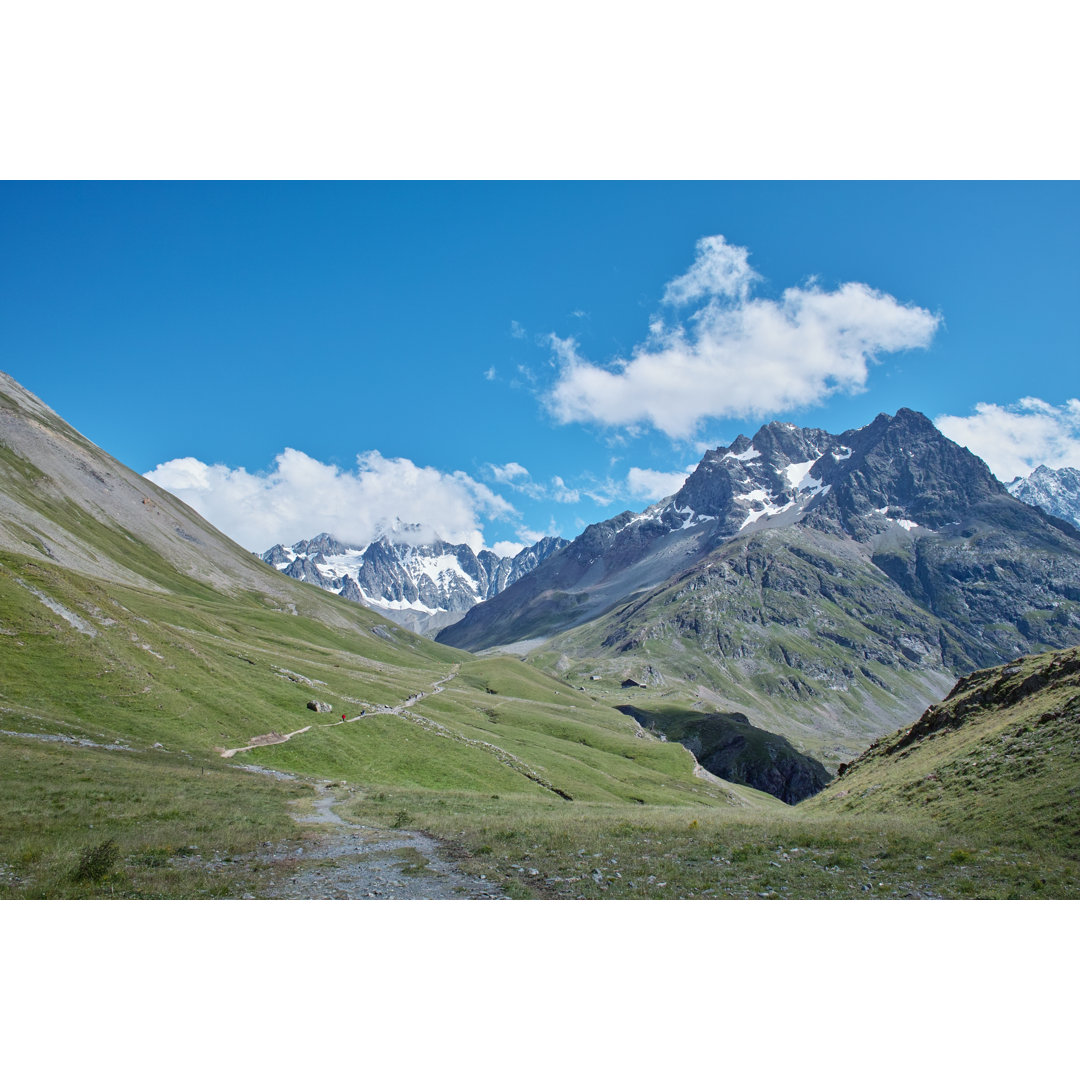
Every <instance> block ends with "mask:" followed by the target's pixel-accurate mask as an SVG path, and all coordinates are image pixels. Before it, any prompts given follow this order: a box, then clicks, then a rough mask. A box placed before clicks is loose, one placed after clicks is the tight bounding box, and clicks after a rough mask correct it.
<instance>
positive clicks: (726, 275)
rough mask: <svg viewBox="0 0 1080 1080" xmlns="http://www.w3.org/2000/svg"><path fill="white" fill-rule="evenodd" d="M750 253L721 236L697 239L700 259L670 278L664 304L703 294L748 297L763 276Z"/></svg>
mask: <svg viewBox="0 0 1080 1080" xmlns="http://www.w3.org/2000/svg"><path fill="white" fill-rule="evenodd" d="M749 256H750V252H749V251H748V250H747V249H746V248H744V247H737V246H736V245H735V244H729V243H728V242H727V241H726V240H725V239H724V238H723V237H722V236H705V237H702V239H700V240H699V241H698V242H697V258H696V259H695V260H694V264H693V266H691V267H690V269H689V270H687V272H686V273H685V274H683V275H682V276H681V277H677V278H675V280H674V281H669V282H668V285H667V288H666V289H665V290H664V303H665V304H688V303H690V302H691V301H693V300H700V299H701V298H702V297H703V296H730V297H739V298H740V299H745V298H746V296H747V294H748V293H749V291H750V286H751V285H753V284H754V282H755V281H760V280H761V276H760V275H759V274H758V273H756V272H755V271H754V270H751V269H750V262H749Z"/></svg>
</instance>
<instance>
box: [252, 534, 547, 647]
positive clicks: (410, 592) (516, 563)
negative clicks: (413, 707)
mask: <svg viewBox="0 0 1080 1080" xmlns="http://www.w3.org/2000/svg"><path fill="white" fill-rule="evenodd" d="M417 531H419V530H418V529H417V530H414V534H415V532H417ZM403 533H405V535H408V532H407V531H406V530H403V529H396V530H394V532H393V533H391V534H390V535H389V536H386V535H383V536H380V537H378V538H377V539H376V540H374V541H372V542H371V543H370V544H367V545H363V546H355V545H353V546H350V545H347V544H344V543H342V542H341V541H339V540H337V539H336V538H335V537H333V536H330V535H329V534H328V533H320V534H319V535H318V536H316V537H313V538H312V539H311V540H298V541H297V542H296V543H294V544H291V545H285V544H275V545H274V546H273V547H272V548H270V549H269V550H268V551H266V552H264V553H263V555H262V556H261V557H262V560H263V561H264V562H266V563H269V564H270V565H272V566H274V567H276V568H277V569H278V570H281V571H282V572H283V573H285V574H288V575H289V576H290V577H293V578H296V579H297V580H299V581H306V582H309V583H310V584H312V585H318V586H319V587H320V588H322V589H327V590H328V591H330V592H335V593H338V594H339V595H341V596H344V597H345V598H346V599H348V600H353V601H355V602H357V603H361V604H364V605H365V606H367V607H370V608H373V609H375V610H376V611H379V612H381V613H382V614H384V615H386V616H387V617H388V618H392V619H394V620H395V621H397V622H400V623H402V624H403V625H405V626H407V627H409V628H410V629H412V630H417V631H419V632H425V631H427V632H433V631H434V630H438V629H441V628H442V627H444V626H449V625H450V624H451V623H453V622H455V621H456V620H457V619H459V618H461V616H462V615H464V613H465V612H466V611H468V610H469V608H471V607H473V606H474V605H475V604H478V603H480V601H482V600H488V599H490V598H491V597H493V596H495V595H497V594H498V593H500V592H502V590H503V589H505V588H506V587H507V586H508V585H511V584H513V583H514V582H515V581H517V580H518V578H520V577H522V576H523V575H524V574H527V573H529V571H531V570H534V569H535V568H536V567H537V566H538V565H539V564H540V563H541V562H543V561H544V559H546V558H547V557H548V556H549V555H552V554H554V553H555V552H556V551H558V550H559V549H560V548H563V547H565V546H566V544H567V541H566V540H563V539H562V538H561V537H551V536H548V537H545V538H544V539H543V540H540V541H539V542H538V543H536V544H533V545H532V547H528V548H524V549H523V550H522V551H520V552H518V553H517V555H514V556H512V557H508V556H501V557H500V556H498V555H496V554H495V553H494V552H493V551H488V550H483V551H480V552H478V553H477V552H474V551H473V550H472V549H471V548H470V547H469V546H468V545H467V544H448V543H446V542H444V541H442V540H439V539H436V540H434V541H433V542H432V543H427V544H412V543H408V542H407V541H405V540H403V539H402V534H403Z"/></svg>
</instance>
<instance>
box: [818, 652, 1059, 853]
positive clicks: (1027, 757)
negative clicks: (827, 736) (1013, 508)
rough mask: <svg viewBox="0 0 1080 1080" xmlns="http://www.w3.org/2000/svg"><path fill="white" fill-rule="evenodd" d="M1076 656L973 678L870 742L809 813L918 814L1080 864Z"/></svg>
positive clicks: (1027, 660) (1024, 662)
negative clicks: (1057, 851)
mask: <svg viewBox="0 0 1080 1080" xmlns="http://www.w3.org/2000/svg"><path fill="white" fill-rule="evenodd" d="M1078 731H1080V649H1078V648H1072V649H1065V650H1060V651H1053V652H1048V653H1043V654H1040V655H1036V656H1024V657H1019V658H1017V659H1015V660H1013V661H1011V662H1010V663H1008V664H1004V665H999V666H997V667H994V668H989V669H984V670H980V671H976V672H973V673H972V674H970V675H967V676H965V677H964V678H963V679H961V680H960V681H959V682H957V684H956V685H955V686H954V687H953V689H952V691H951V692H950V693H949V694H948V696H947V697H946V698H945V700H944V701H942V702H941V703H939V704H936V705H933V706H932V707H931V708H929V709H927V710H926V712H925V713H923V715H922V716H920V717H919V719H918V720H916V721H915V722H914V723H913V724H911V725H910V726H908V727H906V728H904V729H902V730H900V731H897V732H894V733H892V734H890V735H888V736H886V737H884V738H882V739H880V740H878V741H877V742H875V743H874V744H873V746H871V747H870V748H869V749H868V750H866V751H865V753H863V754H862V755H860V756H859V757H858V758H857V759H856V760H855V761H853V762H851V763H850V764H846V765H842V766H841V769H840V775H839V776H838V777H837V778H836V779H835V780H834V781H833V782H832V783H831V784H830V785H829V787H828V788H827V789H826V790H825V791H824V792H823V793H822V794H820V795H819V796H817V798H816V799H815V800H813V803H812V804H808V806H809V807H810V808H811V809H812V810H821V811H827V812H836V811H838V810H839V811H841V812H844V813H849V814H852V815H855V814H859V813H871V814H896V813H898V812H905V811H910V810H912V809H917V810H918V811H919V812H920V813H926V814H928V815H929V816H931V817H932V818H934V819H935V820H937V821H938V822H940V823H941V824H943V825H946V826H948V827H950V828H952V829H956V830H962V831H963V832H973V833H976V834H977V833H987V832H988V833H993V834H994V835H996V836H997V837H998V838H999V842H1000V841H1001V840H1003V839H1006V838H1007V839H1009V840H1012V841H1014V842H1015V841H1016V840H1020V841H1022V842H1025V843H1028V844H1032V845H1035V846H1038V847H1042V848H1045V847H1047V846H1050V847H1052V848H1054V847H1056V848H1059V849H1060V850H1061V851H1062V853H1064V854H1067V855H1069V856H1070V857H1072V858H1074V859H1075V857H1076V851H1077V845H1078V844H1080V802H1078V801H1077V799H1076V792H1077V790H1078V788H1080V755H1078V753H1077V745H1078V743H1077V732H1078Z"/></svg>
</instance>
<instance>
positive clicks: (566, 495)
mask: <svg viewBox="0 0 1080 1080" xmlns="http://www.w3.org/2000/svg"><path fill="white" fill-rule="evenodd" d="M550 497H551V498H552V499H554V500H555V501H556V502H561V503H576V502H579V501H580V499H581V492H580V491H577V490H575V489H572V488H568V487H567V486H566V482H565V481H564V480H563V478H562V477H561V476H553V477H552V478H551V490H550Z"/></svg>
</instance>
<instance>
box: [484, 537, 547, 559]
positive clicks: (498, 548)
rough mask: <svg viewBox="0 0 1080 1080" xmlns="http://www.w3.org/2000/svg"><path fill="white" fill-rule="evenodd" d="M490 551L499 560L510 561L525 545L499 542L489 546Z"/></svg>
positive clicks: (511, 541) (508, 541)
mask: <svg viewBox="0 0 1080 1080" xmlns="http://www.w3.org/2000/svg"><path fill="white" fill-rule="evenodd" d="M537 539H540V537H537ZM533 543H534V544H535V543H536V540H534V541H533ZM491 550H492V551H494V552H495V554H496V555H498V556H499V558H500V559H506V558H510V559H512V558H513V557H514V556H515V555H516V554H517V553H518V552H519V551H524V550H525V545H524V544H518V543H515V542H514V541H513V540H499V541H497V542H496V543H494V544H492V545H491Z"/></svg>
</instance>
